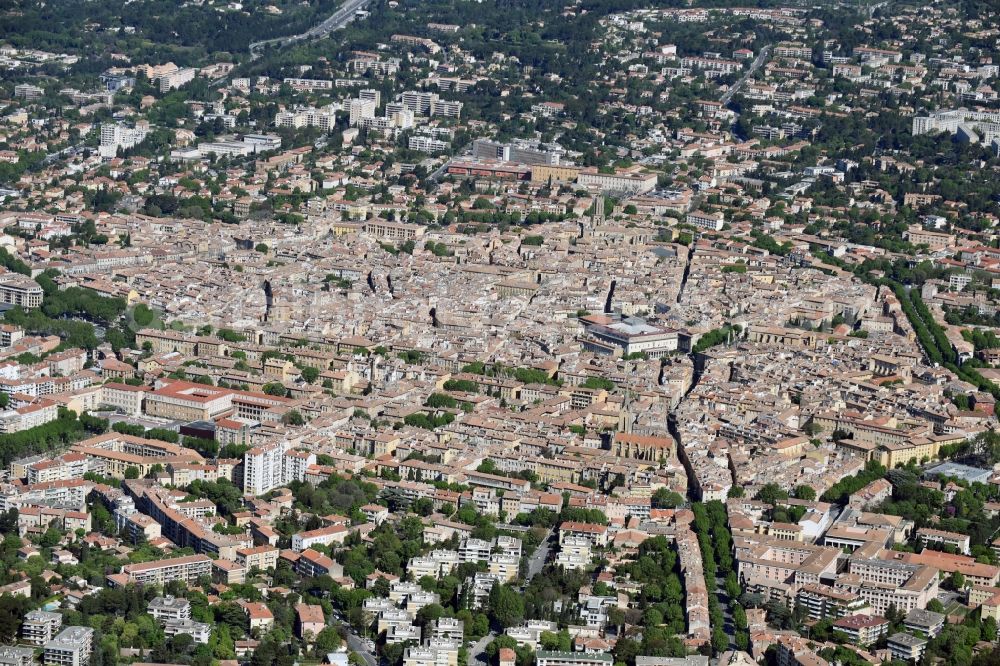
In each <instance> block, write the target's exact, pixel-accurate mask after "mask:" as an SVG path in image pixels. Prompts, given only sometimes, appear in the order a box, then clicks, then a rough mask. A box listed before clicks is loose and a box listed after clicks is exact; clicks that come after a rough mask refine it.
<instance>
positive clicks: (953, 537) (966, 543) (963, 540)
mask: <svg viewBox="0 0 1000 666" xmlns="http://www.w3.org/2000/svg"><path fill="white" fill-rule="evenodd" d="M917 540H918V541H919V542H920V545H922V546H923V547H924V548H926V547H927V546H928V545H930V544H933V545H936V546H950V547H952V548H954V549H955V550H956V551H958V552H959V553H961V554H962V555H968V554H970V552H971V547H972V541H971V540H970V538H969V535H967V534H958V533H957V532H946V531H944V530H935V529H932V528H930V527H921V528H920V529H919V530H917Z"/></svg>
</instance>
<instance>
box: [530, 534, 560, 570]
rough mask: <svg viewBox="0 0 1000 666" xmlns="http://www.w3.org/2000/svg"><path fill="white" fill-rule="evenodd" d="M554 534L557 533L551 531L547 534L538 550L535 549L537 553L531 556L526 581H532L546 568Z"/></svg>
mask: <svg viewBox="0 0 1000 666" xmlns="http://www.w3.org/2000/svg"><path fill="white" fill-rule="evenodd" d="M554 534H555V532H554V531H553V530H551V529H550V530H549V531H548V532H546V533H545V538H544V539H542V542H541V543H540V544H538V548H535V552H534V553H532V554H531V558H530V559H529V560H528V571H527V572H526V576H525V580H526V581H529V580H531V579H532V578H534V577H535V576H537V575H538V574H540V573H541V572H542V567H544V566H545V561H546V560H548V559H549V553H550V552H551V550H552V537H553V535H554Z"/></svg>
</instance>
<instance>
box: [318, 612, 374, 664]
mask: <svg viewBox="0 0 1000 666" xmlns="http://www.w3.org/2000/svg"><path fill="white" fill-rule="evenodd" d="M333 618H334V619H336V620H337V621H339V622H340V625H341V626H342V627H343V628H344V630H345V631H346V633H347V639H346V642H347V648H348V649H349V650H350V651H351V652H357V653H358V654H359V655H361V658H362V659H364V660H365V663H366V664H368V666H378V658H377V657H376V656H375V655H374V654H372V653H371V651H370V650H369V649H368V646H367V645H366V642H365V639H363V638H361V637H360V636H358V635H357V634H356V633H355V632H354V630H353V629H351V625H349V624H347V622H346V621H343V620H340V615H339V614H338V613H334V615H333ZM330 624H335V623H334V622H333V621H332V620H331V622H330Z"/></svg>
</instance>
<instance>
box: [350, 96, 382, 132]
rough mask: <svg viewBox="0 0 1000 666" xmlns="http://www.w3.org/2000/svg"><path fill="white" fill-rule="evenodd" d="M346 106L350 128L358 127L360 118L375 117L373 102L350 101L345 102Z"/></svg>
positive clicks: (362, 100) (363, 100) (366, 100)
mask: <svg viewBox="0 0 1000 666" xmlns="http://www.w3.org/2000/svg"><path fill="white" fill-rule="evenodd" d="M347 106H348V111H347V120H348V123H349V124H350V126H351V127H356V126H357V125H360V124H361V120H362V118H374V117H375V107H376V104H375V100H372V99H352V100H350V101H348V102H347Z"/></svg>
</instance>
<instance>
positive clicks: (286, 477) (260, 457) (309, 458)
mask: <svg viewBox="0 0 1000 666" xmlns="http://www.w3.org/2000/svg"><path fill="white" fill-rule="evenodd" d="M315 463H316V455H315V454H314V453H310V452H305V451H296V450H291V443H290V442H288V441H286V440H276V441H272V442H268V443H266V444H263V445H261V446H255V447H253V448H252V449H249V450H248V451H247V452H246V453H244V454H243V491H244V492H245V493H247V494H249V495H263V494H264V493H266V492H268V491H270V490H274V489H275V488H278V487H280V486H283V485H285V484H286V483H289V482H291V481H302V480H303V479H304V478H305V474H306V469H307V468H308V467H309V466H310V465H314V464H315Z"/></svg>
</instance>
